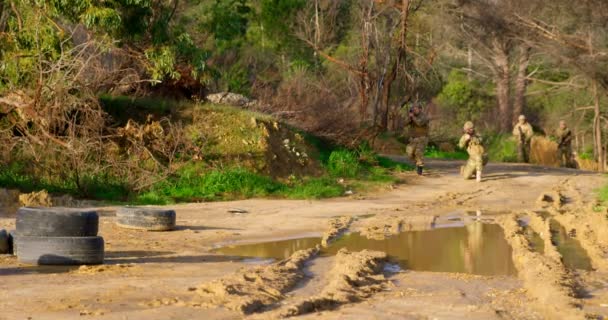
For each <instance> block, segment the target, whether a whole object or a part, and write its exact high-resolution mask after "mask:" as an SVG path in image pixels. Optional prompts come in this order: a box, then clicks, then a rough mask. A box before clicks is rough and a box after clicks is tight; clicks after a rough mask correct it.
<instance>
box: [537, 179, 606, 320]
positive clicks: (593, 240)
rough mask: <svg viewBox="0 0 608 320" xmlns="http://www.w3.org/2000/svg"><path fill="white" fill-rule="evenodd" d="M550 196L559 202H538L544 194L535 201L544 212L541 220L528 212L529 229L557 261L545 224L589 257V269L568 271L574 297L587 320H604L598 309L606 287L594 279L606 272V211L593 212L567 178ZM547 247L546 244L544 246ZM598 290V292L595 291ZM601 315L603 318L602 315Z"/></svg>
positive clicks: (604, 316)
mask: <svg viewBox="0 0 608 320" xmlns="http://www.w3.org/2000/svg"><path fill="white" fill-rule="evenodd" d="M550 193H551V194H552V197H553V198H554V199H559V201H553V202H552V203H551V202H547V201H542V200H543V199H542V198H543V197H545V195H546V194H548V192H545V193H543V194H542V195H541V198H539V202H538V206H539V207H540V208H542V209H543V210H544V212H545V216H543V217H542V218H541V217H539V216H538V215H536V214H534V213H529V216H531V217H532V219H531V220H530V222H531V227H532V228H533V229H535V230H536V231H537V232H538V233H540V232H543V234H541V237H543V240H544V242H545V249H546V248H549V250H550V251H549V252H545V254H546V255H549V256H553V259H555V260H557V261H561V259H562V256H561V255H560V254H559V252H557V249H556V247H555V246H553V243H551V234H550V230H549V228H550V226H549V223H550V222H549V221H550V220H554V221H555V222H557V223H558V224H559V225H560V226H561V227H563V228H564V229H565V230H566V233H567V234H568V236H569V237H571V238H574V239H576V241H577V242H578V243H579V244H580V246H581V248H582V249H583V250H584V251H585V252H586V256H587V257H589V260H590V262H591V267H592V269H593V270H591V271H584V270H576V269H571V270H568V275H569V278H570V281H571V282H572V290H573V294H574V296H576V297H577V298H580V300H579V304H580V307H581V308H582V309H583V311H584V312H585V313H587V314H586V317H587V318H590V319H604V318H606V317H607V316H608V312H606V310H605V308H602V307H601V306H602V305H604V304H605V302H606V301H608V300H607V299H608V293H607V292H608V288H606V287H605V286H604V287H602V286H600V287H599V289H598V287H597V283H598V282H602V281H598V279H605V278H606V274H607V273H608V215H607V214H606V209H605V208H602V210H597V208H595V206H596V204H595V201H592V202H591V203H586V202H585V198H584V197H583V195H582V194H581V193H580V191H579V189H578V188H577V187H576V186H575V185H573V183H572V182H571V180H570V178H566V179H564V180H562V181H561V182H560V183H559V185H558V186H557V187H555V188H553V189H552V190H551V191H550ZM547 244H548V245H547ZM598 290H599V291H598ZM602 314H603V315H602Z"/></svg>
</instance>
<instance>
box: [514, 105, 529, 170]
mask: <svg viewBox="0 0 608 320" xmlns="http://www.w3.org/2000/svg"><path fill="white" fill-rule="evenodd" d="M513 135H514V136H515V139H516V140H517V161H519V162H530V141H532V136H533V135H534V131H533V130H532V126H531V125H530V123H528V121H526V116H524V115H523V114H522V115H520V116H519V121H518V122H517V124H516V125H515V128H513Z"/></svg>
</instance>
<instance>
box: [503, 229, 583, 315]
mask: <svg viewBox="0 0 608 320" xmlns="http://www.w3.org/2000/svg"><path fill="white" fill-rule="evenodd" d="M532 220H535V219H532ZM500 222H501V226H502V227H503V229H504V230H505V236H506V239H507V241H508V242H509V244H510V245H511V247H512V249H513V261H514V263H515V267H516V268H517V270H518V274H519V277H520V278H521V279H522V280H523V284H524V287H525V288H526V289H527V290H528V292H529V294H530V295H532V296H533V297H534V298H536V299H538V308H539V309H541V310H543V312H544V313H545V314H546V315H547V316H548V317H549V318H550V319H583V318H584V317H585V314H584V313H583V312H582V311H581V310H580V309H578V308H577V306H576V305H577V303H578V301H577V300H576V299H575V298H573V297H574V296H575V292H574V287H575V285H576V284H575V283H574V281H573V280H572V279H571V277H570V275H569V274H568V271H567V270H566V269H565V268H564V266H563V265H562V264H561V263H560V261H559V260H556V256H555V253H556V252H557V251H556V250H555V249H554V248H553V250H550V249H552V247H550V246H547V245H546V246H545V255H541V254H539V253H537V252H532V251H530V250H529V247H530V244H529V243H528V240H527V239H526V238H525V237H524V235H523V234H522V230H521V227H520V226H519V224H518V223H517V220H516V218H514V217H505V218H501V219H500ZM534 225H536V224H534ZM548 233H549V230H548V226H547V228H546V231H545V233H539V234H541V237H543V240H545V244H547V241H549V243H550V239H549V240H547V238H550V236H549V235H548ZM557 259H559V253H557Z"/></svg>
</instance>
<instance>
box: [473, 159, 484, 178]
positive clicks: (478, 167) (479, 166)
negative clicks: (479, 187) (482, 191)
mask: <svg viewBox="0 0 608 320" xmlns="http://www.w3.org/2000/svg"><path fill="white" fill-rule="evenodd" d="M474 161H475V170H476V173H475V178H477V182H481V172H482V171H483V157H482V156H481V155H479V156H476V157H475V159H474Z"/></svg>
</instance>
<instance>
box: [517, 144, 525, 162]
mask: <svg viewBox="0 0 608 320" xmlns="http://www.w3.org/2000/svg"><path fill="white" fill-rule="evenodd" d="M517 162H524V144H523V143H521V142H519V143H517Z"/></svg>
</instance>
